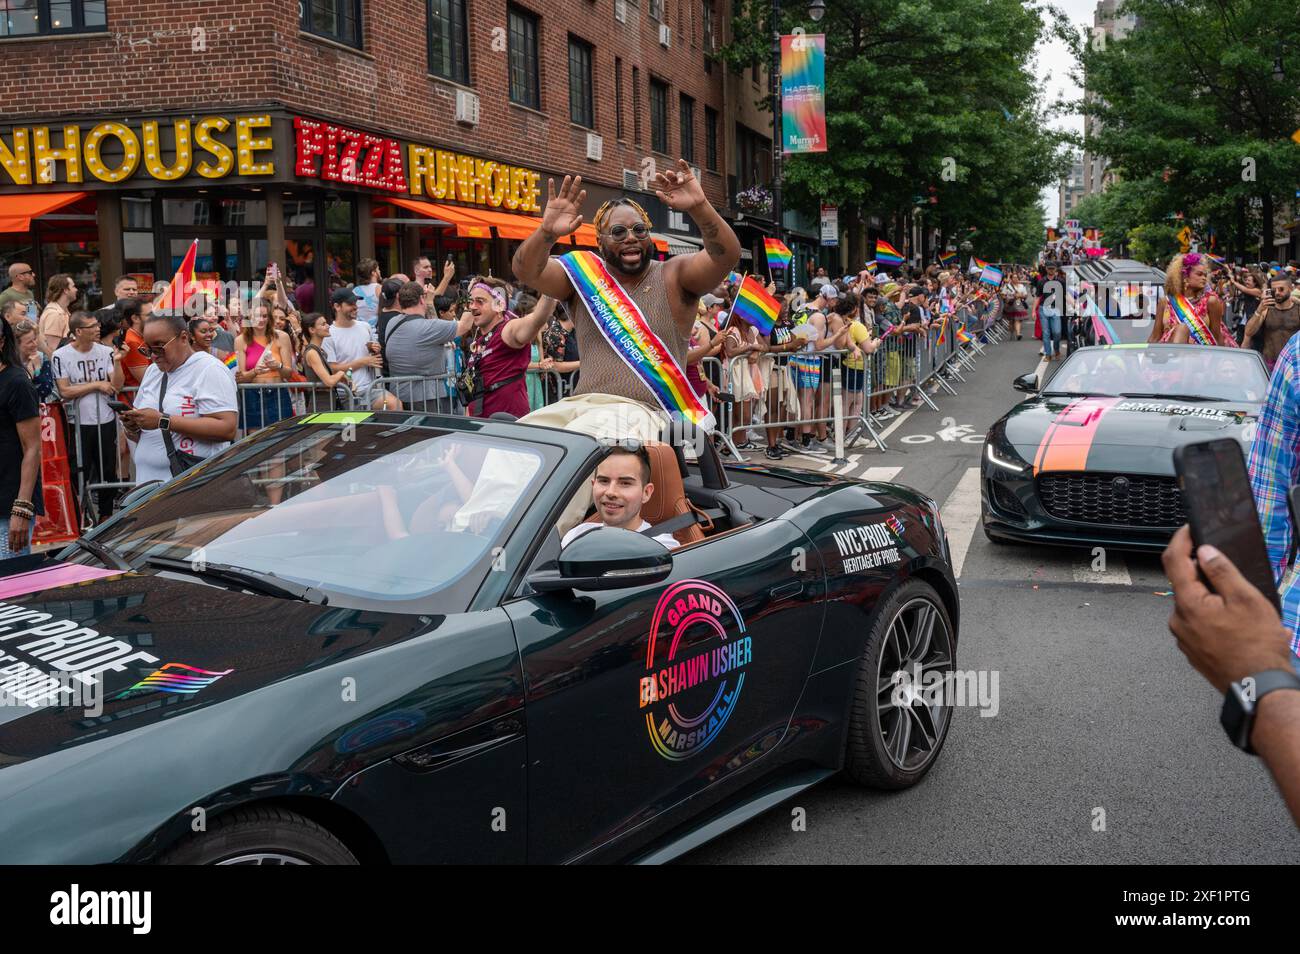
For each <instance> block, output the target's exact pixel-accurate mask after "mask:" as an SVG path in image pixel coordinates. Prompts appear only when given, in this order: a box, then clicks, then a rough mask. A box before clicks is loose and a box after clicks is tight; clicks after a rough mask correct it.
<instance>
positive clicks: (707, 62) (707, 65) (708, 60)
mask: <svg viewBox="0 0 1300 954" xmlns="http://www.w3.org/2000/svg"><path fill="white" fill-rule="evenodd" d="M702 16H703V19H704V72H706V73H712V72H713V53H714V47H713V0H704V10H703V12H702Z"/></svg>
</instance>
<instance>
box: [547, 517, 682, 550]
mask: <svg viewBox="0 0 1300 954" xmlns="http://www.w3.org/2000/svg"><path fill="white" fill-rule="evenodd" d="M604 526H605V525H604V524H603V523H580V524H578V525H577V526H576V527H574V528H573V529H572V530H570V531H569V532H568V533H566V534H565V535H564V539H563V540H561V541H560V549H564V548H565V547H567V546H568V545H569V544H570V543H572V542H573V541H574V540H576V539H578V537H580V536H582V535H583V534H584V533H587V532H589V531H591V530H601V529H603V528H604ZM649 529H650V524H649V523H648V522H646V521H645V520H642V521H641V526H639V527H637V528H636V532H637V533H642V532H644V531H646V530H649ZM651 539H652V540H654V541H656V542H657V543H661V544H663V545H664V546H665V547H667V548H668V549H669V550H674V549H676V548H677V547H679V546H681V544H680V543H678V542H677V538H676V537H674V536H673V535H672V534H671V533H660V534H658V535H656V536H654V537H651Z"/></svg>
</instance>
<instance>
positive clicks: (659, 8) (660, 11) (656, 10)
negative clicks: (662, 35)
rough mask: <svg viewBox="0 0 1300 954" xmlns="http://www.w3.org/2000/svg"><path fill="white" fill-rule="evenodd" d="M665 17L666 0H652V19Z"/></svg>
mask: <svg viewBox="0 0 1300 954" xmlns="http://www.w3.org/2000/svg"><path fill="white" fill-rule="evenodd" d="M663 18H664V0H650V19H652V20H662V19H663Z"/></svg>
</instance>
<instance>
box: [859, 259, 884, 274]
mask: <svg viewBox="0 0 1300 954" xmlns="http://www.w3.org/2000/svg"><path fill="white" fill-rule="evenodd" d="M862 267H863V268H865V269H866V270H867V271H868V272H870V273H871V274H872V275H874V274H876V272H877V271H879V270H880V266H879V265H878V264H876V260H875V259H874V258H869V259H867V260H866V261H865V262H863V263H862Z"/></svg>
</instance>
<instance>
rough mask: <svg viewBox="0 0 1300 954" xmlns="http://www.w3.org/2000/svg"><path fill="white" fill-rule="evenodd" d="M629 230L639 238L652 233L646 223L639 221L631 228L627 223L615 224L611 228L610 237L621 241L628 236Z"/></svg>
mask: <svg viewBox="0 0 1300 954" xmlns="http://www.w3.org/2000/svg"><path fill="white" fill-rule="evenodd" d="M628 232H631V233H632V235H633V236H635V237H636V238H638V239H644V238H645V237H646V236H648V235H649V234H650V230H649V229H648V228H646V226H645V224H644V223H639V224H637V225H634V226H632V227H631V228H630V229H629V228H628V227H627V226H626V225H615V226H613V227H611V228H610V230H609V237H610V238H612V239H613V240H614V241H615V242H621V241H623V240H624V239H625V238H627V234H628Z"/></svg>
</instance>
